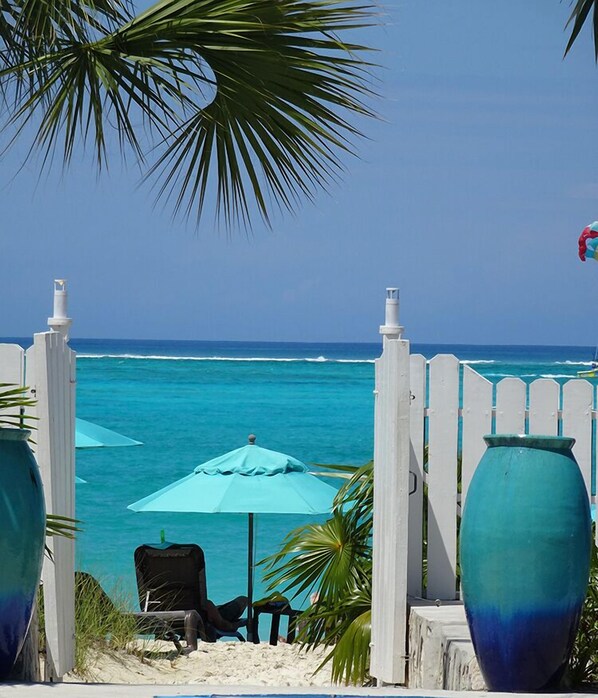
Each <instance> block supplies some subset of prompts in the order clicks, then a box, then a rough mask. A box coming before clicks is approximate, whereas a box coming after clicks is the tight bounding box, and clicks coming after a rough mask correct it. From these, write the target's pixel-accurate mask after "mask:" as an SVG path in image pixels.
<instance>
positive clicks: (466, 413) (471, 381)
mask: <svg viewBox="0 0 598 698" xmlns="http://www.w3.org/2000/svg"><path fill="white" fill-rule="evenodd" d="M462 414H463V432H462V446H461V449H462V450H461V454H462V460H461V508H463V506H464V504H465V499H466V497H467V490H468V489H469V483H470V482H471V478H472V477H473V473H474V471H475V469H476V468H477V466H478V463H479V462H480V459H481V458H482V456H483V455H484V451H485V450H486V444H485V442H484V436H485V435H486V434H490V433H491V431H492V383H491V382H490V381H489V380H488V379H486V378H484V377H483V376H480V374H479V373H477V372H476V371H474V370H473V369H472V368H471V366H467V365H465V366H463V408H462Z"/></svg>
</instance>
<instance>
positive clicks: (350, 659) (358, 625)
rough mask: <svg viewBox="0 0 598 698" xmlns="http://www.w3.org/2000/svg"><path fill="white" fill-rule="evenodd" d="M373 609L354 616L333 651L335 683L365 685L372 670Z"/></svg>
mask: <svg viewBox="0 0 598 698" xmlns="http://www.w3.org/2000/svg"><path fill="white" fill-rule="evenodd" d="M371 639H372V611H371V609H368V610H367V611H364V612H363V613H362V614H361V615H359V616H357V618H354V619H353V620H352V621H351V623H350V624H349V627H348V628H347V630H346V631H345V632H344V633H343V635H342V636H341V637H340V638H339V641H338V643H337V645H336V647H335V648H334V651H333V653H332V674H331V677H332V680H333V681H334V683H344V684H347V685H348V684H353V685H363V684H364V683H366V682H367V680H368V678H369V672H370V642H371Z"/></svg>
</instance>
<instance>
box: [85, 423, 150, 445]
mask: <svg viewBox="0 0 598 698" xmlns="http://www.w3.org/2000/svg"><path fill="white" fill-rule="evenodd" d="M140 445H141V441H135V440H134V439H129V437H128V436H123V435H122V434H118V433H117V432H115V431H112V430H111V429H106V428H105V427H101V426H99V424H93V423H92V422H87V421H85V420H84V419H79V418H78V417H77V418H76V419H75V448H100V447H102V446H140Z"/></svg>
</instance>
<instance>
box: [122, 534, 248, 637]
mask: <svg viewBox="0 0 598 698" xmlns="http://www.w3.org/2000/svg"><path fill="white" fill-rule="evenodd" d="M135 573H136V575H137V589H138V592H139V604H140V607H141V609H142V610H143V611H144V612H145V613H148V614H150V615H156V614H157V613H183V612H189V611H195V612H196V613H197V614H198V615H199V617H200V619H201V626H200V628H199V636H200V638H201V639H202V640H204V641H207V642H214V641H215V640H217V639H218V638H220V637H225V636H232V637H236V638H237V639H238V640H240V641H241V642H245V638H244V637H243V636H242V635H241V633H240V632H239V631H238V630H236V631H233V630H230V631H225V630H221V629H219V628H216V627H214V626H213V625H212V624H211V623H210V622H209V620H208V613H207V604H208V594H207V585H206V565H205V557H204V553H203V550H202V549H201V548H200V547H199V545H196V544H195V543H185V544H183V543H168V544H160V545H159V546H158V545H157V546H152V545H141V546H139V547H138V548H137V549H136V550H135Z"/></svg>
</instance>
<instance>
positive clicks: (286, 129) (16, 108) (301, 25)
mask: <svg viewBox="0 0 598 698" xmlns="http://www.w3.org/2000/svg"><path fill="white" fill-rule="evenodd" d="M25 1H26V2H28V3H31V4H33V5H36V3H37V4H39V0H25ZM91 2H92V0H89V2H88V4H85V5H79V4H77V3H73V7H77V8H79V9H80V12H81V13H84V14H85V16H77V17H75V19H73V12H74V10H73V7H71V5H70V3H67V2H65V0H52V3H53V4H51V5H50V8H52V7H55V11H56V12H57V13H60V12H64V13H65V16H66V19H60V18H61V17H62V15H60V18H59V19H56V18H54V17H53V15H52V12H53V11H54V10H52V9H50V10H48V12H49V15H50V18H48V16H45V15H44V16H43V17H38V18H37V19H36V18H32V19H31V21H32V22H34V24H35V23H37V24H40V25H41V26H42V28H41V29H39V30H38V29H35V30H34V34H35V36H38V35H39V36H41V37H42V40H40V43H39V44H36V43H35V41H31V40H30V39H27V31H29V30H20V29H18V28H17V27H16V25H14V23H13V24H10V23H9V24H8V25H6V26H4V28H3V27H2V26H0V41H4V44H5V45H6V46H8V45H9V43H10V41H13V42H14V43H15V44H18V45H24V46H26V50H24V51H23V52H22V53H18V52H16V53H15V52H13V55H12V56H11V58H10V59H9V60H8V61H7V62H6V63H5V66H4V67H3V68H2V70H0V85H2V86H3V88H4V93H5V94H12V96H13V97H14V104H13V106H12V107H11V123H12V124H15V125H16V128H17V131H16V135H15V139H16V138H18V137H19V136H20V135H21V134H22V129H23V128H24V127H25V125H26V124H28V123H29V122H31V121H33V122H36V123H37V136H36V140H35V147H36V148H41V149H42V152H44V154H45V155H44V158H45V160H44V161H45V162H50V161H51V160H52V158H53V155H54V153H55V152H56V151H57V149H58V148H60V149H61V159H62V160H63V161H65V162H67V163H68V161H69V160H70V158H71V156H72V153H73V150H74V148H75V146H76V145H77V144H78V143H79V142H81V143H82V144H85V143H87V142H92V143H93V145H94V153H95V160H96V162H97V164H98V165H99V166H100V167H101V166H103V164H104V163H105V160H106V153H107V145H106V143H107V134H108V133H109V132H113V133H114V134H115V135H116V137H117V139H118V142H119V144H120V148H121V153H123V155H125V156H126V153H127V152H132V153H133V155H134V157H135V159H136V160H138V161H143V157H144V156H145V155H146V154H147V151H148V150H149V151H151V153H152V155H153V157H154V160H155V161H154V164H153V165H152V166H151V168H150V169H149V172H148V177H151V179H152V180H153V182H154V187H155V190H156V193H157V199H158V200H161V199H164V200H165V201H170V202H171V203H172V204H173V206H174V211H175V213H181V214H182V215H184V216H186V217H188V216H191V215H192V214H193V213H195V216H196V217H197V219H198V220H199V217H200V216H201V212H202V209H203V207H204V204H205V201H206V197H207V196H208V195H210V196H211V195H213V196H214V198H215V201H216V206H217V211H218V213H219V215H220V216H221V217H222V218H223V219H224V220H225V222H226V223H227V224H229V225H230V224H231V223H232V221H233V220H239V221H241V222H244V223H246V224H249V223H250V222H251V220H252V217H253V215H255V211H256V210H257V212H258V214H259V215H261V216H262V218H264V219H265V220H268V219H269V215H270V211H271V210H272V208H277V209H283V210H284V209H289V210H292V209H294V208H295V207H296V205H297V204H298V202H299V200H300V199H303V198H306V197H307V198H308V199H310V198H313V196H314V195H315V193H316V191H317V190H318V189H320V188H322V187H323V188H327V187H328V186H329V185H330V184H331V183H332V182H334V181H335V180H336V179H337V178H338V177H339V176H340V175H341V173H342V169H343V166H342V157H343V154H348V153H351V154H353V144H352V142H353V140H354V138H355V137H357V136H359V135H360V132H359V130H358V129H357V128H356V127H355V126H354V125H353V124H352V123H351V122H350V120H349V117H351V116H359V117H361V116H372V115H373V113H372V111H371V109H370V108H369V107H368V106H367V104H366V102H367V101H368V99H369V98H370V97H371V96H372V94H373V90H372V88H371V76H370V70H371V67H372V66H371V64H370V63H368V62H367V61H365V60H364V58H363V56H364V54H365V52H366V51H367V50H368V49H367V48H366V47H364V46H362V45H360V44H357V43H354V42H347V41H342V40H341V38H340V34H341V33H343V32H351V33H353V32H355V30H357V29H361V28H363V27H365V26H368V25H369V24H371V23H372V21H373V9H372V6H371V5H369V0H365V1H364V2H362V3H361V4H360V3H359V2H357V1H356V0H160V1H159V2H157V3H156V4H155V5H154V6H153V7H151V8H149V9H148V10H146V11H145V12H143V13H141V14H140V15H139V16H138V17H136V18H134V19H132V20H130V21H127V22H125V23H124V24H121V26H119V27H118V28H116V29H114V30H113V31H108V26H109V24H110V23H109V22H105V21H104V17H105V16H107V15H109V16H110V19H115V20H116V19H122V18H123V17H124V16H125V14H124V11H123V12H121V9H122V6H121V5H120V4H117V0H114V3H115V4H112V2H113V0H95V4H91ZM69 13H70V14H69ZM111 13H112V14H111ZM34 20H35V21H34ZM44 23H47V24H48V26H49V27H51V31H52V32H54V34H53V35H52V40H51V41H50V40H48V39H47V37H46V34H48V32H50V30H49V29H48V31H46V29H45V28H44V27H45V26H46V25H45V24H44ZM3 32H4V34H6V36H4V34H3ZM3 37H4V38H3ZM15 51H16V49H15ZM24 76H26V79H25V78H24ZM11 85H12V87H11ZM139 123H141V124H142V126H141V127H140V126H139Z"/></svg>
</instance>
